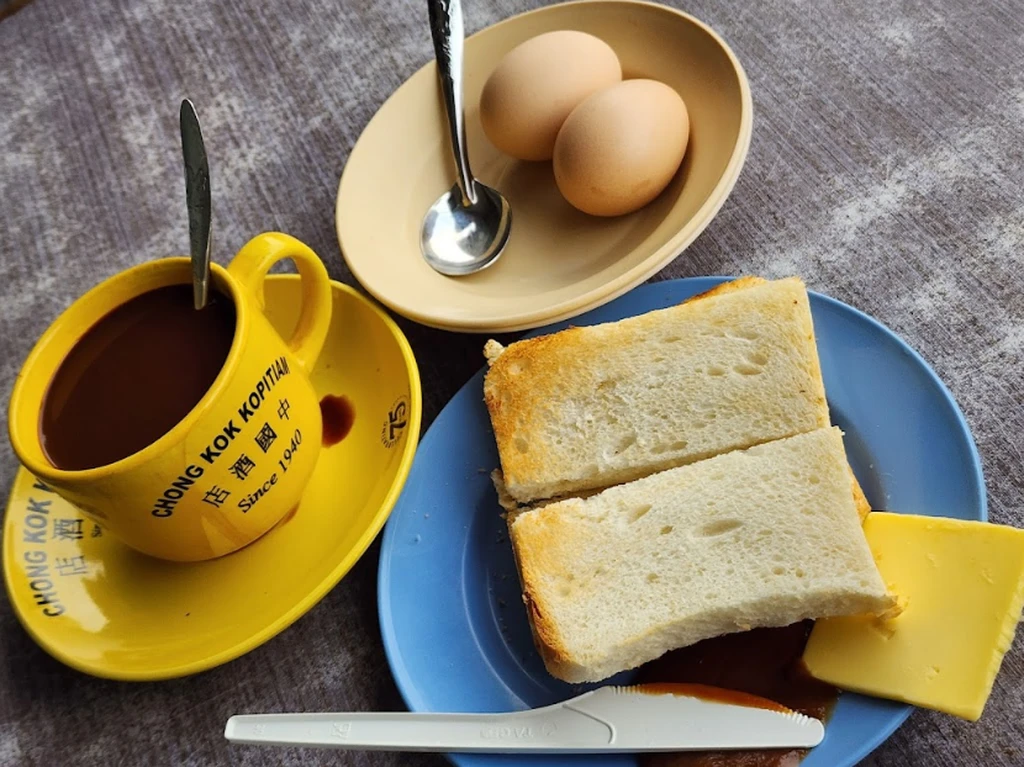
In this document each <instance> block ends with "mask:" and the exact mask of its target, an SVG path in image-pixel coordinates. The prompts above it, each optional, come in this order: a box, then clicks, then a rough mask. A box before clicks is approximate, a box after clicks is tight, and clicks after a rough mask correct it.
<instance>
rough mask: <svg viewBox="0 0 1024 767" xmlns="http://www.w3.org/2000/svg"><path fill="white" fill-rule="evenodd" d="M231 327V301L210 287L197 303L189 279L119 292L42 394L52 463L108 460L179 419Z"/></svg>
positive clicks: (217, 361)
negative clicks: (121, 298)
mask: <svg viewBox="0 0 1024 767" xmlns="http://www.w3.org/2000/svg"><path fill="white" fill-rule="evenodd" d="M234 337H235V306H234V304H233V303H232V301H231V299H230V298H229V297H227V296H225V295H223V294H221V293H217V292H216V291H211V292H210V298H209V302H208V303H207V305H206V307H205V308H203V309H202V310H200V311H196V309H195V307H194V306H193V303H192V285H191V283H189V284H185V285H169V286H167V287H163V288H157V289H156V290H151V291H149V292H148V293H143V294H142V295H139V296H136V297H135V298H133V299H131V300H129V301H126V302H125V303H123V304H121V305H120V306H118V307H117V308H116V309H114V310H112V311H111V312H109V313H107V314H106V315H105V316H104V317H102V318H101V319H100V320H99V321H98V322H97V323H96V324H95V325H93V326H92V327H91V328H89V330H87V331H86V333H85V335H83V336H82V337H81V338H80V339H79V341H78V343H76V344H75V345H74V346H73V347H72V349H71V351H70V352H68V355H67V356H66V357H65V358H64V360H63V361H62V362H61V364H60V367H58V368H57V372H56V373H55V374H54V376H53V379H52V380H51V381H50V384H49V386H48V388H47V390H46V396H45V397H44V399H43V407H42V414H41V415H40V419H39V437H40V442H41V443H42V446H43V450H44V452H45V453H46V457H47V459H48V460H49V461H50V463H52V464H53V465H54V466H56V467H57V468H58V469H67V470H76V471H77V470H81V469H91V468H95V467H97V466H106V465H108V464H111V463H114V462H115V461H119V460H121V459H122V458H127V457H128V456H130V455H132V454H134V453H137V452H138V451H140V450H142V449H143V448H144V447H146V446H147V445H150V444H152V443H153V442H156V441H157V440H158V439H160V437H162V436H164V435H165V434H166V433H167V432H169V431H170V430H171V429H172V428H173V427H174V426H175V425H177V424H178V423H179V422H180V421H181V420H182V419H183V418H184V417H185V416H186V415H188V413H189V411H191V410H192V408H193V407H195V406H196V405H197V404H198V403H199V400H201V399H202V398H203V395H205V394H206V392H207V391H209V389H210V386H211V385H212V384H213V382H214V380H215V379H216V378H217V374H218V373H220V371H221V368H223V367H224V362H225V361H226V360H227V357H228V352H229V351H230V349H231V342H232V341H233V340H234Z"/></svg>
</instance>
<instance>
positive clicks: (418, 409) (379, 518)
mask: <svg viewBox="0 0 1024 767" xmlns="http://www.w3.org/2000/svg"><path fill="white" fill-rule="evenodd" d="M297 279H299V276H298V275H295V274H278V275H269V276H268V277H267V281H268V282H269V281H278V280H280V281H284V280H297ZM331 287H332V288H333V289H340V290H342V291H343V292H345V293H347V294H349V295H350V296H351V297H352V298H355V299H356V300H358V301H361V302H362V303H364V304H365V305H366V306H368V307H369V308H370V309H371V310H372V311H373V312H374V313H375V314H376V315H377V316H378V317H379V318H380V319H381V321H382V322H383V323H384V326H385V327H386V328H387V329H388V330H389V331H390V332H391V335H392V337H393V338H394V339H395V341H396V342H397V343H398V348H399V350H400V351H401V353H402V359H403V360H405V365H406V369H407V370H408V375H409V400H410V408H409V410H410V411H411V417H410V423H409V427H410V428H409V430H408V431H407V432H406V433H407V434H408V437H407V439H406V442H405V446H404V447H403V449H402V455H401V458H400V459H399V465H398V470H397V471H396V473H395V479H394V482H393V483H392V485H391V489H390V490H389V491H388V493H387V495H386V496H385V497H384V501H383V502H382V503H381V505H380V508H379V509H378V511H377V513H376V515H374V517H373V520H372V522H371V523H370V525H368V526H367V528H366V530H365V531H364V532H363V534H362V535H361V536H360V537H359V539H358V540H357V541H356V543H355V545H354V546H353V547H352V548H351V549H349V551H348V553H347V554H346V555H345V557H344V558H343V559H342V560H341V561H340V562H339V563H338V565H337V566H336V567H335V568H334V569H333V570H332V571H331V572H330V573H329V574H328V575H327V577H325V578H324V579H323V580H322V581H321V582H320V584H319V585H318V586H317V587H316V588H314V589H312V590H311V591H310V592H309V593H308V594H307V595H306V596H305V597H303V598H302V599H301V600H300V601H298V602H297V603H296V604H295V605H294V606H293V607H292V608H291V609H290V610H288V611H287V612H286V613H285V614H284V615H282V616H280V617H279V618H277V619H276V620H275V621H273V622H272V623H270V624H269V625H267V626H266V627H265V628H264V629H263V630H261V631H259V632H256V633H255V634H253V635H252V636H250V637H248V638H247V639H245V640H243V641H241V642H238V643H236V644H235V645H233V646H231V647H229V648H227V649H226V650H222V651H220V652H218V653H216V654H214V655H210V656H208V657H206V658H204V659H202V660H197V661H193V662H191V663H185V664H182V665H180V666H174V667H172V668H167V669H161V670H160V671H159V672H153V673H145V672H142V673H116V672H114V673H111V672H112V670H111V669H109V668H106V667H98V666H94V665H92V664H90V663H88V662H83V661H82V660H80V659H78V658H75V657H72V656H70V655H67V654H65V653H63V652H60V651H59V650H56V649H55V648H53V647H51V646H49V645H48V644H47V641H46V639H45V638H44V637H43V636H41V635H40V634H38V633H36V632H35V631H34V630H33V628H32V624H31V622H30V621H28V620H26V618H25V616H24V615H23V613H22V609H21V605H20V604H19V603H18V602H16V601H15V599H14V592H13V590H12V589H11V583H12V582H13V576H14V573H13V572H12V570H11V568H12V567H13V563H12V560H13V558H14V553H13V547H14V543H13V541H14V540H15V537H16V536H15V535H14V534H13V531H12V530H8V529H7V528H8V525H9V524H13V522H8V521H9V520H13V519H14V517H13V515H12V514H11V508H10V499H8V502H7V505H6V507H5V512H4V513H5V520H4V557H3V559H4V562H3V572H4V587H5V589H6V590H7V599H8V601H9V602H10V603H11V606H12V607H13V608H14V613H15V615H17V617H18V621H19V622H20V623H21V625H22V626H23V627H24V628H25V631H26V632H28V634H29V636H31V637H32V639H34V640H35V642H36V644H38V645H39V646H40V647H41V648H42V649H43V650H45V651H46V652H47V653H48V654H49V655H51V656H52V657H54V658H56V659H57V660H59V661H60V662H61V663H63V664H65V665H67V666H70V667H71V668H74V669H77V670H78V671H82V672H84V673H86V674H90V675H92V676H97V677H102V678H105V679H116V680H119V681H126V682H156V681H161V680H165V679H175V678H177V677H182V676H188V675H190V674H196V673H198V672H200V671H206V670H209V669H212V668H215V667H216V666H219V665H222V664H224V663H227V662H228V661H231V660H234V659H235V658H238V657H240V656H242V655H245V653H247V652H249V651H250V650H254V649H255V648H257V647H259V646H260V645H262V644H264V643H266V642H267V641H269V640H270V639H273V638H274V637H275V636H277V635H278V634H280V633H281V632H282V631H284V630H285V629H286V628H288V627H289V626H290V625H292V624H293V623H294V622H295V621H296V620H298V619H299V618H300V617H302V615H304V614H305V613H306V612H308V611H309V610H310V609H311V608H312V607H313V606H314V605H315V604H316V603H317V602H319V601H320V600H321V599H323V598H324V597H325V596H326V595H327V592H329V591H330V590H331V589H333V588H334V587H335V586H336V585H337V584H338V582H339V581H340V580H341V579H342V578H344V577H345V575H347V574H348V571H349V570H351V569H352V567H353V566H354V565H355V564H356V562H358V561H359V559H360V557H362V555H363V554H364V553H365V552H366V549H368V548H369V547H370V544H371V543H373V540H374V538H376V537H377V534H378V533H379V532H380V530H381V528H382V527H383V526H384V523H385V522H386V521H387V518H388V517H389V516H390V515H391V510H392V509H393V508H394V506H395V503H396V502H397V501H398V496H399V495H400V494H401V492H402V488H403V487H405V481H406V479H407V478H408V476H409V470H410V469H411V468H412V461H413V457H414V456H415V454H416V448H417V446H418V445H419V440H420V424H421V418H422V414H423V393H422V390H421V388H420V372H419V367H418V365H417V364H416V357H415V355H414V354H413V351H412V347H411V346H410V345H409V341H408V339H407V338H406V337H405V334H404V333H403V332H402V330H401V328H399V327H398V325H397V324H396V323H395V321H394V320H393V319H391V317H390V316H388V314H387V312H385V311H384V310H383V309H381V308H380V307H379V306H377V305H376V304H375V303H374V302H373V301H371V300H369V299H368V298H366V296H363V295H362V294H360V293H359V292H358V291H357V290H355V289H354V288H351V287H349V286H348V285H345V284H343V283H340V282H337V281H336V280H331ZM314 369H315V366H314ZM19 471H27V469H25V468H21V469H19ZM228 556H230V554H229V555H228ZM183 566H185V567H187V566H188V565H187V564H186V565H183Z"/></svg>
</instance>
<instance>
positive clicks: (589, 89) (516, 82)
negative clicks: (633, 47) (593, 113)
mask: <svg viewBox="0 0 1024 767" xmlns="http://www.w3.org/2000/svg"><path fill="white" fill-rule="evenodd" d="M621 80H622V66H621V64H620V63H619V58H618V56H616V55H615V51H613V50H612V49H611V47H610V46H609V45H608V44H607V43H606V42H604V41H603V40H601V39H600V38H597V37H594V36H593V35H589V34H586V33H585V32H577V31H572V30H559V31H556V32H546V33H545V34H542V35H538V36H537V37H533V38H531V39H529V40H527V41H526V42H524V43H521V44H520V45H518V46H516V47H515V48H513V49H512V50H511V51H509V52H508V53H507V54H506V55H505V57H504V58H502V59H501V61H500V62H499V63H498V66H497V67H496V68H495V69H494V71H493V72H492V73H491V75H490V77H489V78H488V79H487V82H486V83H485V84H484V89H483V92H482V93H481V95H480V123H481V125H482V127H483V129H484V134H485V135H486V136H487V138H488V139H489V140H490V142H491V143H492V144H494V146H495V147H497V148H498V149H500V150H501V151H502V152H504V153H505V154H508V155H511V156H512V157H516V158H518V159H520V160H550V159H551V155H552V152H553V151H554V147H555V138H556V137H557V136H558V131H559V129H560V128H561V127H562V123H563V122H565V119H566V118H567V117H568V116H569V113H570V112H572V111H573V109H574V108H575V107H576V106H577V105H579V104H580V102H582V101H583V100H584V99H586V98H587V97H588V96H590V95H591V94H592V93H595V92H596V91H599V90H601V89H602V88H606V87H607V86H609V85H613V84H614V83H617V82H620V81H621Z"/></svg>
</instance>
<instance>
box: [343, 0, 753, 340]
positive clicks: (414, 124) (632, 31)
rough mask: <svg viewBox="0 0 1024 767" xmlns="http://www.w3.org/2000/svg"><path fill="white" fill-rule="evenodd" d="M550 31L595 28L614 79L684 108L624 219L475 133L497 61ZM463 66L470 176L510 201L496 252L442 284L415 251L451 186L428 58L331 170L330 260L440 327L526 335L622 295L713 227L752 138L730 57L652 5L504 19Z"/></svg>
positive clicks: (720, 43) (716, 42) (679, 17)
mask: <svg viewBox="0 0 1024 767" xmlns="http://www.w3.org/2000/svg"><path fill="white" fill-rule="evenodd" d="M557 29H578V30H581V31H583V32H589V33H590V34H593V35H596V36H597V37H600V38H601V39H602V40H604V41H605V42H606V43H608V44H609V45H610V46H611V47H612V48H613V49H614V50H615V52H616V54H618V56H619V59H620V61H621V62H622V68H623V72H624V73H625V75H626V76H627V77H649V78H653V79H655V80H660V81H662V82H664V83H666V84H668V85H670V86H671V87H673V88H675V89H676V91H678V93H679V95H680V96H682V97H683V100H684V101H685V102H686V106H687V109H688V111H689V114H690V143H689V146H688V148H687V150H686V156H685V158H684V160H683V165H682V168H681V169H680V171H679V173H677V174H676V176H675V178H674V179H673V181H672V182H671V183H670V184H669V186H668V188H667V189H666V190H665V191H664V192H662V193H661V195H660V196H659V197H657V198H656V199H655V200H654V201H653V202H651V203H650V204H649V205H647V206H645V207H644V208H641V209H640V210H638V211H636V212H635V213H631V214H629V215H626V216H619V217H616V218H597V217H595V216H588V215H586V214H585V213H581V212H580V211H578V210H576V209H574V208H573V207H571V206H570V205H569V203H567V202H566V201H565V200H564V199H563V198H562V196H561V194H560V193H559V192H558V188H557V186H556V185H555V181H554V175H553V173H552V170H551V163H549V162H543V163H537V162H520V161H517V160H513V159H512V158H510V157H507V156H505V155H503V154H502V153H501V152H499V151H498V150H497V149H496V148H495V147H494V146H493V145H491V143H490V142H489V141H488V140H487V137H486V136H485V135H484V133H483V128H482V127H481V124H480V108H479V103H480V93H481V91H482V90H483V86H484V83H485V82H486V80H487V78H488V77H489V76H490V74H491V72H492V71H493V70H494V68H495V66H496V65H497V63H498V61H500V60H501V58H502V57H503V56H504V55H505V54H506V53H507V52H508V51H510V50H511V49H512V48H514V47H515V46H516V45H518V44H519V43H522V42H523V41H524V40H527V39H529V38H531V37H533V36H534V35H538V34H541V33H543V32H550V31H552V30H557ZM424 34H426V33H425V32H424ZM464 75H465V76H464V81H463V90H464V95H465V112H466V133H467V138H468V140H469V152H470V159H471V161H472V166H473V170H474V171H475V172H476V174H477V175H478V176H479V177H480V180H481V181H483V182H484V183H486V184H490V185H491V186H493V187H494V188H495V189H497V190H498V191H499V192H501V193H502V194H504V195H505V196H506V197H507V198H508V200H509V204H510V205H511V206H512V231H511V235H510V238H509V242H508V245H507V247H506V249H505V251H504V253H503V254H502V256H501V258H500V259H499V260H498V261H497V262H496V263H495V264H494V265H493V266H491V267H489V268H487V269H485V270H484V271H482V272H477V273H476V274H472V275H468V276H465V277H446V276H444V275H442V274H438V273H437V272H435V271H434V270H433V269H431V268H430V267H429V266H428V265H427V263H426V261H425V260H424V259H423V257H422V256H421V254H420V227H421V225H422V222H423V216H424V215H425V214H426V212H427V209H428V208H429V207H430V205H431V204H433V202H434V201H435V200H436V199H437V198H438V196H439V195H440V194H441V193H442V192H445V191H447V190H448V189H449V188H451V185H452V183H453V181H454V179H455V176H454V171H453V168H452V164H451V160H450V149H449V140H448V134H447V127H446V121H445V117H444V112H443V107H442V105H441V99H440V97H439V96H438V85H437V68H436V67H435V65H434V63H433V62H431V63H429V64H427V65H426V66H424V67H422V68H421V69H420V70H419V71H418V72H416V73H415V74H414V75H412V77H410V78H409V79H408V80H406V81H405V83H404V84H403V85H402V86H401V87H399V88H398V89H397V90H396V91H395V92H394V93H393V94H392V95H391V97H390V98H389V99H388V100H387V101H386V102H385V103H384V105H383V106H381V108H380V109H379V110H378V112H377V114H376V115H374V117H373V119H372V120H370V122H369V124H368V125H367V126H366V128H365V130H364V131H363V133H362V135H361V136H360V137H359V140H358V141H357V142H356V145H355V146H354V147H353V149H352V152H351V154H350V155H349V158H348V162H347V163H346V164H345V170H344V173H343V174H342V177H341V182H340V184H339V186H338V197H337V204H336V209H335V224H336V228H337V233H338V242H339V244H340V246H341V252H342V255H343V256H344V258H345V261H346V263H347V264H348V266H349V268H350V269H351V270H352V274H353V275H355V277H356V279H357V280H359V282H360V283H361V284H362V285H363V287H365V288H366V289H367V290H368V291H369V292H370V293H371V294H372V295H373V296H375V297H376V298H377V299H378V300H380V301H381V302H382V303H384V304H386V305H387V306H389V307H390V308H392V309H394V310H395V311H396V312H399V313H400V314H403V315H405V316H406V317H409V318H411V319H413V320H415V321H416V322H420V323H422V324H425V325H430V326H432V327H436V328H441V329H443V330H455V331H464V332H465V331H472V332H488V333H497V332H510V331H515V330H524V329H526V328H534V327H538V326H541V325H546V324H548V323H551V322H555V321H558V320H563V319H566V318H569V317H574V316H576V315H578V314H581V313H583V312H585V311H588V310H590V309H593V308H595V307H597V306H599V305H601V304H603V303H605V302H607V301H611V300H612V299H613V298H615V297H617V296H620V295H622V294H623V293H625V292H626V291H628V290H629V289H630V288H633V287H634V286H636V285H638V284H640V283H641V282H643V281H644V280H646V279H647V278H648V277H650V276H651V275H653V274H654V273H655V272H657V271H658V270H660V269H662V268H663V267H664V266H665V265H666V264H668V263H669V262H670V261H672V260H673V259H674V258H675V257H676V256H678V255H679V253H680V252H681V251H682V250H683V249H684V248H686V247H687V246H688V245H689V244H690V243H691V242H693V241H694V239H695V238H696V237H697V236H698V235H699V234H700V233H701V232H702V231H703V230H704V228H705V227H706V226H707V225H708V224H709V223H710V222H711V220H712V218H714V216H715V214H716V213H717V212H718V210H719V208H721V206H722V204H723V203H724V202H725V199H726V197H728V195H729V192H730V191H732V188H733V185H734V184H735V183H736V179H737V178H738V177H739V173H740V169H741V168H742V166H743V161H744V159H745V158H746V155H747V150H748V148H749V146H750V136H751V125H752V120H753V117H752V115H753V106H752V101H751V96H750V88H749V85H748V83H747V78H746V75H745V74H744V72H743V67H742V66H741V65H740V62H739V60H738V59H737V58H736V56H735V54H733V52H732V51H731V50H730V49H729V46H728V45H727V44H726V43H725V41H724V40H722V38H721V37H719V36H718V35H717V34H716V33H715V32H714V30H712V29H711V28H710V27H708V26H707V25H706V24H703V23H702V22H700V21H698V20H697V19H695V18H693V17H692V16H689V15H687V14H685V13H682V12H681V11H677V10H675V9H673V8H668V7H666V6H663V5H656V4H653V3H645V2H634V1H633V0H585V1H584V2H572V3H562V4H557V5H550V6H547V7H545V8H539V9H537V10H534V11H529V12H528V13H524V14H520V15H519V16H513V17H512V18H509V19H506V20H504V21H502V22H500V23H498V24H495V25H494V26H491V27H487V28H486V29H484V30H481V31H480V32H478V33H476V34H475V35H473V36H471V37H469V38H468V39H467V40H466V45H465V66H464Z"/></svg>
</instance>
